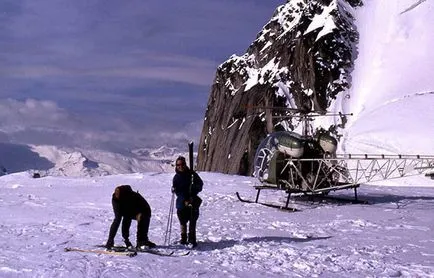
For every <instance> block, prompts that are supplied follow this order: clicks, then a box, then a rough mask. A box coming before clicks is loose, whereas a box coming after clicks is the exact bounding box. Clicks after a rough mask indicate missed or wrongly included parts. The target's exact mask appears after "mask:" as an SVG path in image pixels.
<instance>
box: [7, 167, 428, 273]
mask: <svg viewBox="0 0 434 278" xmlns="http://www.w3.org/2000/svg"><path fill="white" fill-rule="evenodd" d="M172 176H173V175H172V174H168V173H161V174H158V173H144V174H130V175H118V176H105V177H98V178H66V177H43V178H40V179H33V178H31V177H29V176H28V175H27V174H26V173H18V174H12V175H6V176H3V177H0V192H1V193H0V204H1V205H0V215H1V216H2V217H1V220H0V227H1V234H0V245H1V246H2V250H1V252H0V277H199V276H201V277H282V276H285V277H434V251H433V250H434V222H433V221H432V219H433V217H434V188H433V187H417V186H413V187H392V186H390V187H379V186H369V185H364V186H362V187H361V188H360V189H359V197H360V199H363V200H367V201H369V204H341V203H333V202H323V203H319V202H309V201H301V200H297V199H294V200H293V201H292V202H291V206H294V207H296V208H298V209H300V211H299V212H286V211H280V210H277V209H274V208H269V207H264V206H261V205H258V204H247V203H242V202H240V201H238V200H237V198H236V196H235V192H236V191H238V192H240V193H241V195H242V196H244V197H250V198H253V197H254V194H255V192H254V190H253V189H252V185H253V184H254V183H256V179H254V178H248V177H240V176H230V175H223V174H217V173H201V176H202V177H203V179H204V182H205V185H204V190H203V192H202V194H201V196H202V198H203V200H204V203H203V206H202V210H201V217H200V220H199V223H198V241H199V246H198V248H197V249H196V250H193V251H192V252H191V254H190V255H188V256H186V257H173V258H172V257H159V256H156V255H152V254H146V253H139V255H138V256H136V257H133V258H129V257H120V256H114V255H98V254H93V253H79V252H64V248H65V247H79V248H91V249H92V248H93V245H96V244H104V243H105V241H106V239H107V236H108V229H109V226H110V224H111V221H112V219H113V212H112V208H111V194H112V191H113V189H114V187H115V186H116V185H119V184H131V185H132V187H133V188H134V189H135V190H139V192H141V193H142V194H143V195H144V196H145V198H146V199H147V200H148V202H149V203H150V205H151V206H152V208H153V212H152V213H153V216H152V220H151V227H150V234H149V235H150V239H151V240H153V241H155V242H156V243H157V244H161V245H162V244H163V243H164V232H165V230H166V225H167V220H168V214H169V206H170V201H171V192H170V187H171V179H172ZM419 181H420V182H421V183H424V185H426V184H431V185H434V182H433V181H431V180H429V179H427V178H425V177H424V178H421V179H420V180H419ZM335 194H336V195H345V196H346V197H352V196H353V195H352V194H353V193H352V191H350V190H349V191H340V192H336V193H335ZM261 200H263V201H267V202H273V203H282V204H283V201H284V196H283V195H282V192H280V191H279V192H275V191H269V192H264V193H261ZM134 223H135V222H133V225H132V227H131V233H132V234H134V233H135V224H134ZM178 234H179V225H178V223H177V221H176V216H175V217H174V222H173V229H172V241H176V240H178ZM134 238H135V237H134V236H132V237H131V239H132V240H133V239H134ZM116 243H118V244H121V243H122V241H121V237H120V235H119V232H118V236H117V238H116Z"/></svg>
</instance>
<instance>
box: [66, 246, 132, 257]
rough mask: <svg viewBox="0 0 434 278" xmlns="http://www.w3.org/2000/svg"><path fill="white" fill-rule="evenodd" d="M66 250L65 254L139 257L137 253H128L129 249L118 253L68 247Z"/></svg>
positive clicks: (115, 251)
mask: <svg viewBox="0 0 434 278" xmlns="http://www.w3.org/2000/svg"><path fill="white" fill-rule="evenodd" d="M64 250H65V252H71V251H74V252H85V253H95V254H106V255H116V256H127V257H135V256H137V252H136V251H128V250H127V249H125V250H123V251H117V250H99V249H81V248H73V247H66V248H65V249H64Z"/></svg>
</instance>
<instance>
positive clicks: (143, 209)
mask: <svg viewBox="0 0 434 278" xmlns="http://www.w3.org/2000/svg"><path fill="white" fill-rule="evenodd" d="M112 206H113V212H114V214H115V218H114V219H113V223H112V224H111V226H110V232H109V238H108V240H107V243H106V248H108V249H110V248H112V247H113V246H114V239H115V236H116V233H117V231H118V228H119V225H120V224H121V220H122V237H123V238H124V241H125V244H126V246H127V247H132V244H131V242H130V240H129V236H130V226H131V221H132V220H133V219H134V220H137V237H136V239H137V241H136V243H137V248H140V247H142V246H147V247H149V248H153V247H155V246H156V245H155V243H153V242H151V241H149V238H148V231H149V223H150V221H151V207H150V206H149V204H148V202H147V201H146V200H145V198H143V197H142V195H140V194H139V193H138V192H134V191H133V190H132V189H131V186H129V185H120V186H118V187H116V188H115V192H114V193H113V196H112Z"/></svg>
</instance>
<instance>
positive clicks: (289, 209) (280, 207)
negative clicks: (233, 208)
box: [235, 192, 298, 212]
mask: <svg viewBox="0 0 434 278" xmlns="http://www.w3.org/2000/svg"><path fill="white" fill-rule="evenodd" d="M235 194H236V195H237V198H238V200H240V201H241V202H243V203H249V204H258V205H262V206H266V207H270V208H277V209H280V210H285V211H289V212H295V211H298V209H296V208H292V207H288V206H280V205H275V204H268V203H261V202H255V201H252V200H247V199H243V198H241V196H240V194H239V193H238V192H235Z"/></svg>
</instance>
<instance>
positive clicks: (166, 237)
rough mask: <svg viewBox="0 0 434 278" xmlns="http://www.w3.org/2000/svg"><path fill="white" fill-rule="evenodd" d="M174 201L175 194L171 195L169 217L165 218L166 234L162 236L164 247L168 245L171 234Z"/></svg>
mask: <svg viewBox="0 0 434 278" xmlns="http://www.w3.org/2000/svg"><path fill="white" fill-rule="evenodd" d="M174 200H175V193H172V200H171V201H170V206H169V217H168V218H167V226H166V232H165V234H164V244H165V245H170V237H171V234H172V222H173V207H174V206H173V203H174Z"/></svg>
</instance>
